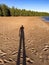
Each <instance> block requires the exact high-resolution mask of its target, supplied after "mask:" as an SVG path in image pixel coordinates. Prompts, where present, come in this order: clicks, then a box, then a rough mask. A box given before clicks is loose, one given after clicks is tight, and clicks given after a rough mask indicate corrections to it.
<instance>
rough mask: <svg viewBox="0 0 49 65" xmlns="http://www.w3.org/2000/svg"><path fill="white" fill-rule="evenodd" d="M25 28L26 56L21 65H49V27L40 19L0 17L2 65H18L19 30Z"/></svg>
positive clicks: (0, 57)
mask: <svg viewBox="0 0 49 65" xmlns="http://www.w3.org/2000/svg"><path fill="white" fill-rule="evenodd" d="M21 25H23V26H24V33H25V54H26V57H25V59H24V60H26V61H24V64H23V62H22V61H23V56H22V55H23V54H22V53H23V52H22V49H21V52H22V53H21V54H20V55H21V58H20V64H19V65H22V64H23V65H49V25H47V23H45V22H44V21H42V19H41V18H40V17H0V65H18V64H17V62H18V61H17V57H18V52H19V51H18V50H19V45H20V44H19V42H20V40H19V38H20V37H19V29H20V27H21Z"/></svg>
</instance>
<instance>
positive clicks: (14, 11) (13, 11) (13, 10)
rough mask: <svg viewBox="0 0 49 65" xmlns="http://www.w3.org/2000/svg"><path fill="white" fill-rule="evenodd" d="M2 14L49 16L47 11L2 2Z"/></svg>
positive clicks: (0, 6)
mask: <svg viewBox="0 0 49 65" xmlns="http://www.w3.org/2000/svg"><path fill="white" fill-rule="evenodd" d="M0 16H49V13H47V12H37V11H31V10H25V9H18V8H15V7H11V8H10V7H8V6H7V5H5V4H0Z"/></svg>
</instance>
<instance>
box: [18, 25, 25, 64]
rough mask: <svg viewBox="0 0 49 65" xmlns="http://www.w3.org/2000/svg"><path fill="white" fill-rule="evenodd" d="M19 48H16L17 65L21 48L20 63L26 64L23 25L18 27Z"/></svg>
mask: <svg viewBox="0 0 49 65" xmlns="http://www.w3.org/2000/svg"><path fill="white" fill-rule="evenodd" d="M19 37H20V42H19V50H18V56H17V65H20V58H21V49H22V54H23V63H22V65H26V51H25V37H24V27H23V25H22V26H21V27H20V29H19Z"/></svg>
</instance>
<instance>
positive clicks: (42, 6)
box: [0, 0, 49, 13]
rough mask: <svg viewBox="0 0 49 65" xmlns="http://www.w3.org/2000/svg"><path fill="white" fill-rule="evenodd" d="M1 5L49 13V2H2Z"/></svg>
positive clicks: (23, 0)
mask: <svg viewBox="0 0 49 65" xmlns="http://www.w3.org/2000/svg"><path fill="white" fill-rule="evenodd" d="M0 4H6V5H7V6H9V7H12V6H14V7H16V8H19V9H26V10H33V11H39V12H48V13H49V0H0Z"/></svg>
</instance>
